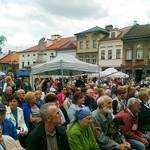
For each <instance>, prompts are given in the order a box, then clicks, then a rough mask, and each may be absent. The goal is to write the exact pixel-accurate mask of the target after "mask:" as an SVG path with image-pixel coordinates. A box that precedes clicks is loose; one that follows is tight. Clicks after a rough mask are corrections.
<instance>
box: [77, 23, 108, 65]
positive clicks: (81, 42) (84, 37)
mask: <svg viewBox="0 0 150 150" xmlns="http://www.w3.org/2000/svg"><path fill="white" fill-rule="evenodd" d="M108 34H109V33H108V31H107V30H106V29H103V28H100V27H98V26H96V27H94V28H91V29H88V30H86V31H83V32H80V33H76V34H75V36H76V37H77V54H76V57H77V58H78V59H79V60H81V61H84V62H87V63H91V64H98V59H99V58H98V53H99V52H98V47H99V41H100V40H101V39H102V38H103V37H104V36H106V35H108ZM98 65H99V64H98Z"/></svg>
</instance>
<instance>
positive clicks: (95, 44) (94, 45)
mask: <svg viewBox="0 0 150 150" xmlns="http://www.w3.org/2000/svg"><path fill="white" fill-rule="evenodd" d="M96 47H97V41H96V40H93V48H96Z"/></svg>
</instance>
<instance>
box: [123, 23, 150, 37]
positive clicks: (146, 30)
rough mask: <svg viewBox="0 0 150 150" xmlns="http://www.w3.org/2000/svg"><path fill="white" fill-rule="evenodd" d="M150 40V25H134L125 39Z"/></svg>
mask: <svg viewBox="0 0 150 150" xmlns="http://www.w3.org/2000/svg"><path fill="white" fill-rule="evenodd" d="M135 38H150V24H145V25H139V24H137V25H134V26H133V27H132V28H131V29H130V30H129V32H128V33H127V34H126V35H125V36H124V37H123V39H135Z"/></svg>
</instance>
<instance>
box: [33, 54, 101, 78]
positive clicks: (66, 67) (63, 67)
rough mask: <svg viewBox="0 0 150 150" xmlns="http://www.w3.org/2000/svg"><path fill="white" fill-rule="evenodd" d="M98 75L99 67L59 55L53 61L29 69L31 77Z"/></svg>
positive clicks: (72, 57)
mask: <svg viewBox="0 0 150 150" xmlns="http://www.w3.org/2000/svg"><path fill="white" fill-rule="evenodd" d="M96 72H97V73H98V72H99V66H98V65H93V64H90V63H85V62H82V61H80V60H78V59H76V58H75V57H74V56H73V55H70V54H64V53H59V54H58V55H57V56H56V57H55V58H54V59H52V60H50V61H48V62H45V63H42V64H38V65H35V66H32V67H31V74H32V75H42V74H43V75H61V76H62V77H63V76H74V75H79V74H85V73H96Z"/></svg>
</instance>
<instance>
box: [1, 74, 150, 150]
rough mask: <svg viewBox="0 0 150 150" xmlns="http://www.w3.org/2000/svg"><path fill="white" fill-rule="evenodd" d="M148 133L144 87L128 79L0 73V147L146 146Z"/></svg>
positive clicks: (131, 149) (115, 149)
mask: <svg viewBox="0 0 150 150" xmlns="http://www.w3.org/2000/svg"><path fill="white" fill-rule="evenodd" d="M149 131H150V88H149V86H147V85H145V86H144V85H142V86H140V85H139V84H136V83H135V82H134V80H131V79H128V80H126V81H124V82H122V80H121V79H101V80H99V79H92V78H91V79H90V78H89V79H86V80H85V79H84V78H83V77H81V76H80V77H74V78H71V77H70V78H64V79H63V82H62V79H58V78H56V79H55V80H53V79H52V78H51V77H50V78H44V77H37V78H35V80H34V85H33V86H31V84H30V82H29V78H27V77H23V78H22V79H20V78H15V76H14V73H11V72H10V73H8V75H7V76H6V77H4V76H0V149H2V150H10V147H11V149H12V150H21V149H22V150H23V149H26V150H96V149H97V150H150V136H149ZM12 145H13V146H12Z"/></svg>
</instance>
